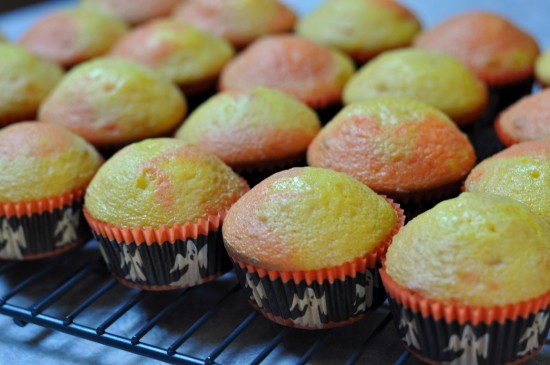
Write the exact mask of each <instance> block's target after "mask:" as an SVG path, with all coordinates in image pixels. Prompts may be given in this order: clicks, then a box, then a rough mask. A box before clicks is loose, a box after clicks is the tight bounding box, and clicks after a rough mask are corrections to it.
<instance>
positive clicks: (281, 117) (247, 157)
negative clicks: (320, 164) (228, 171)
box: [176, 88, 320, 168]
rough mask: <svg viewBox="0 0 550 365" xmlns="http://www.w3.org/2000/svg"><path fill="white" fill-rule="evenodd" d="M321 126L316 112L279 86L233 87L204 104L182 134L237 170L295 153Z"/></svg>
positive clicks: (186, 122) (189, 120)
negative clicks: (279, 88) (239, 88)
mask: <svg viewBox="0 0 550 365" xmlns="http://www.w3.org/2000/svg"><path fill="white" fill-rule="evenodd" d="M319 129H320V124H319V119H318V118H317V115H316V114H315V112H314V111H313V110H311V109H310V108H308V107H307V106H306V105H304V104H302V103H301V102H299V101H297V100H295V99H293V98H291V97H289V96H287V95H285V94H283V93H282V92H279V91H277V90H273V89H267V88H256V89H251V90H244V91H227V92H222V93H219V94H217V95H216V96H214V97H212V98H211V99H210V100H208V101H207V102H205V103H204V104H202V105H201V106H200V107H199V108H198V109H196V110H195V111H194V112H193V113H192V114H191V115H190V116H189V118H187V120H186V121H185V123H184V124H183V126H182V127H180V129H179V130H178V132H177V133H176V138H179V139H182V140H183V141H186V142H189V143H194V144H197V145H199V146H200V147H201V148H204V149H206V150H208V151H210V152H212V153H214V154H215V155H216V156H218V157H220V158H221V159H222V160H223V161H224V162H225V163H227V164H228V165H230V166H232V167H234V168H244V167H247V166H253V165H256V164H258V163H261V162H269V161H277V160H280V159H284V158H287V157H294V156H297V155H299V154H302V153H304V152H305V151H306V149H307V146H308V145H309V143H310V142H311V140H312V139H313V137H315V135H316V134H317V132H318V131H319Z"/></svg>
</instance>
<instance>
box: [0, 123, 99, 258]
mask: <svg viewBox="0 0 550 365" xmlns="http://www.w3.org/2000/svg"><path fill="white" fill-rule="evenodd" d="M101 163H102V159H101V157H100V156H99V154H98V153H97V152H96V151H95V150H94V148H93V147H92V146H91V145H90V144H88V143H87V142H86V141H85V140H83V139H82V138H80V137H79V136H77V135H75V134H73V133H71V132H69V131H68V130H66V129H65V128H62V127H59V126H57V125H54V124H46V123H35V122H22V123H17V124H14V125H12V126H8V127H6V128H3V129H2V130H0V170H2V175H1V176H0V228H1V230H0V258H1V259H7V260H31V259H38V258H43V257H47V256H52V255H56V254H59V253H61V252H65V251H67V250H70V249H72V248H74V247H76V246H78V245H80V244H82V243H84V242H86V241H87V240H88V239H89V238H90V233H89V228H88V226H87V225H86V222H85V221H84V218H83V217H82V200H83V196H84V191H85V190H86V186H87V185H88V183H89V182H90V180H91V179H92V177H93V176H94V174H95V173H96V171H97V170H98V168H99V166H100V165H101Z"/></svg>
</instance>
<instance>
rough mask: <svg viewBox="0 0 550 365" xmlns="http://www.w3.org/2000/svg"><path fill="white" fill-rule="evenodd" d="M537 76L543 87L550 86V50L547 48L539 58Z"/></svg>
mask: <svg viewBox="0 0 550 365" xmlns="http://www.w3.org/2000/svg"><path fill="white" fill-rule="evenodd" d="M535 76H536V78H537V81H538V82H539V83H540V84H541V85H542V86H543V87H547V86H550V50H547V51H546V52H544V53H543V54H541V55H540V56H539V57H538V58H537V61H536V63H535Z"/></svg>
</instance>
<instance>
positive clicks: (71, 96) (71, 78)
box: [39, 58, 186, 147]
mask: <svg viewBox="0 0 550 365" xmlns="http://www.w3.org/2000/svg"><path fill="white" fill-rule="evenodd" d="M185 112H186V103H185V99H184V97H183V95H182V94H181V93H180V92H179V90H178V89H177V88H176V86H175V85H174V84H172V83H171V82H169V81H168V80H165V79H164V78H163V77H161V76H160V75H159V74H157V73H156V72H155V71H153V70H151V69H149V68H147V67H145V66H142V65H139V64H137V63H135V62H132V61H128V60H122V59H113V58H97V59H94V60H91V61H87V62H84V63H82V64H80V65H78V66H77V67H75V68H73V69H72V70H71V71H70V72H69V73H68V74H67V75H66V76H65V78H63V80H62V81H61V83H60V84H59V85H58V86H57V87H56V88H55V89H54V90H53V92H52V93H51V94H50V95H49V96H48V98H47V99H46V100H45V101H44V103H42V105H41V106H40V111H39V119H40V120H41V121H44V122H50V123H56V124H61V125H63V126H65V127H66V128H68V129H70V130H72V131H73V132H75V133H77V134H79V135H81V136H82V137H84V138H85V139H86V140H88V141H89V142H91V143H93V144H94V145H96V146H101V147H117V146H120V145H125V144H128V143H131V142H134V141H138V140H141V139H144V138H147V137H155V136H161V135H164V134H167V133H169V132H171V131H173V130H175V128H177V126H178V125H179V123H180V122H181V120H182V118H183V116H184V114H185Z"/></svg>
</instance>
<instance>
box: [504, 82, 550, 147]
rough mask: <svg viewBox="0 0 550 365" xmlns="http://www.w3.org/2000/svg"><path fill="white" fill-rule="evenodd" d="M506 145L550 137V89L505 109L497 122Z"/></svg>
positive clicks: (527, 97)
mask: <svg viewBox="0 0 550 365" xmlns="http://www.w3.org/2000/svg"><path fill="white" fill-rule="evenodd" d="M495 129H496V132H497V135H498V138H499V139H500V141H501V142H502V143H503V144H504V145H505V146H511V145H513V144H514V143H519V142H525V141H532V140H537V139H543V138H549V137H550V90H543V91H541V92H539V93H537V94H534V95H530V96H526V97H524V98H523V99H521V100H520V101H518V102H517V103H515V104H513V105H511V106H510V107H509V108H508V109H506V110H505V111H503V112H502V113H501V114H500V116H499V117H498V118H497V120H496V122H495Z"/></svg>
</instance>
